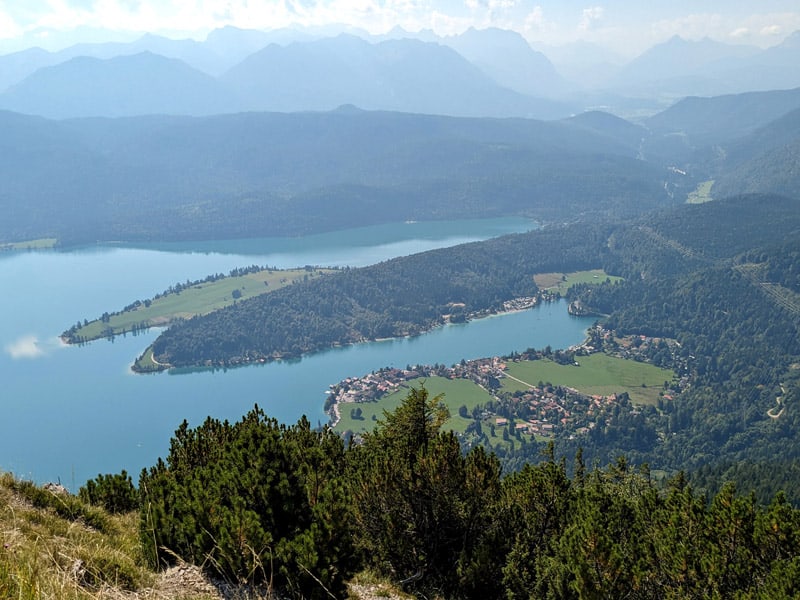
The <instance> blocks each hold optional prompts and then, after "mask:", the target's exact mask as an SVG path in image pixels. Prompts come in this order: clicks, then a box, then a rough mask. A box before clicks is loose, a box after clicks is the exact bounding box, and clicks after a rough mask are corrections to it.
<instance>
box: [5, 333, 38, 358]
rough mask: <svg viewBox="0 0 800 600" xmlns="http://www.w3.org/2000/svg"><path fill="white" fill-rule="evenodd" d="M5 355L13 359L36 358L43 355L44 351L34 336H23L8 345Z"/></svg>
mask: <svg viewBox="0 0 800 600" xmlns="http://www.w3.org/2000/svg"><path fill="white" fill-rule="evenodd" d="M6 353H7V354H8V355H9V356H11V358H13V359H18V358H38V357H40V356H42V355H44V349H43V348H42V347H41V345H40V344H39V340H38V338H37V337H36V336H35V335H25V336H22V337H21V338H19V339H17V340H15V341H13V342H11V343H10V344H8V345H7V346H6Z"/></svg>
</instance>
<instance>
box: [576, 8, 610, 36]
mask: <svg viewBox="0 0 800 600" xmlns="http://www.w3.org/2000/svg"><path fill="white" fill-rule="evenodd" d="M604 13H605V10H604V9H603V7H602V6H592V7H589V8H584V9H583V11H582V12H581V21H580V23H578V29H579V30H581V31H589V30H590V29H593V28H594V26H595V25H596V24H597V23H598V22H599V21H600V20H601V19H602V18H603V14H604Z"/></svg>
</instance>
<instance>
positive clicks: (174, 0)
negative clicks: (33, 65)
mask: <svg viewBox="0 0 800 600" xmlns="http://www.w3.org/2000/svg"><path fill="white" fill-rule="evenodd" d="M336 23H341V24H346V25H349V26H352V27H357V28H360V29H365V30H367V31H368V32H370V33H373V34H381V33H385V32H387V31H389V30H390V29H392V28H393V27H395V26H398V25H399V26H401V27H403V28H404V29H406V30H408V31H419V30H420V29H432V30H433V31H434V32H435V33H437V34H438V35H454V34H458V33H461V32H462V31H464V30H465V29H467V28H469V27H475V28H478V29H482V28H486V27H500V28H504V29H512V30H515V31H517V32H519V33H521V34H522V35H523V36H524V37H525V38H526V39H527V40H528V41H529V42H531V43H532V44H534V45H537V44H538V45H550V46H559V45H564V44H568V43H571V42H575V41H586V42H592V43H597V44H600V45H603V46H605V47H607V48H610V49H612V50H614V51H615V52H617V53H619V54H621V55H623V56H629V57H632V56H635V55H637V54H639V53H641V52H642V51H644V50H646V49H647V48H649V47H651V46H652V45H654V44H657V43H660V42H663V41H665V40H667V39H669V38H670V37H672V36H673V35H676V34H677V35H681V36H682V37H684V38H687V39H700V38H703V37H710V38H712V39H714V40H717V41H721V42H726V43H740V44H753V45H757V46H760V47H762V48H763V47H768V46H772V45H775V44H778V43H780V42H781V41H782V40H783V39H784V38H785V37H786V36H787V35H789V34H791V33H792V32H794V31H796V30H800V2H798V0H759V1H758V2H753V1H741V0H668V1H665V0H585V1H574V0H0V53H7V52H12V51H17V50H21V49H24V48H27V47H31V46H40V47H43V48H45V49H47V50H59V49H61V48H62V47H65V46H68V45H71V44H73V43H77V42H81V41H88V42H97V41H111V40H115V41H123V40H132V39H135V38H136V37H139V36H140V35H142V33H145V32H149V33H155V34H159V35H164V36H166V37H172V38H186V37H191V38H194V39H204V38H205V36H206V35H207V33H208V32H209V31H211V30H213V29H215V28H218V27H222V26H225V25H233V26H235V27H240V28H243V29H267V30H269V29H278V28H282V27H287V26H292V25H301V26H308V27H318V26H324V25H330V24H336Z"/></svg>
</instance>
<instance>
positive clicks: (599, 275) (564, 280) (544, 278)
mask: <svg viewBox="0 0 800 600" xmlns="http://www.w3.org/2000/svg"><path fill="white" fill-rule="evenodd" d="M606 279H609V280H610V281H611V282H613V283H616V282H618V281H621V280H622V277H615V276H613V275H608V274H607V273H606V272H605V271H603V270H602V269H592V270H590V271H576V272H574V273H539V274H538V275H534V276H533V281H534V282H535V283H536V285H537V287H539V288H540V289H542V290H547V291H550V292H558V293H560V294H561V295H562V296H563V295H564V294H566V293H567V290H568V289H569V288H571V287H572V286H573V285H575V284H577V283H603V282H604V281H605V280H606Z"/></svg>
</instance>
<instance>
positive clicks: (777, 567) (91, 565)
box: [0, 388, 800, 600]
mask: <svg viewBox="0 0 800 600" xmlns="http://www.w3.org/2000/svg"><path fill="white" fill-rule="evenodd" d="M440 401H441V398H440V397H434V398H432V397H430V395H429V393H428V391H427V390H426V389H425V388H411V389H410V390H409V391H408V392H407V395H406V397H405V398H404V400H403V401H402V402H401V403H400V404H399V405H398V407H397V409H396V410H394V411H393V412H388V413H385V414H384V415H383V417H382V419H381V422H380V427H379V428H378V429H377V430H376V431H374V432H372V433H368V434H365V435H364V441H363V444H361V445H356V446H350V447H346V446H345V444H344V443H343V442H342V440H341V438H340V437H339V436H337V435H335V434H334V433H333V432H331V431H330V430H323V431H313V430H312V429H311V428H310V425H309V423H308V421H306V420H305V419H303V420H301V421H300V422H299V423H298V424H297V425H294V426H285V425H280V424H278V423H277V422H276V421H274V420H273V419H269V418H268V417H267V416H266V415H264V414H263V412H261V411H260V410H259V409H258V408H256V409H254V410H253V411H251V412H250V413H249V414H248V415H246V416H245V417H244V418H243V419H242V420H241V421H239V422H237V423H235V424H230V423H228V422H225V423H222V422H219V421H216V420H214V419H208V420H207V421H206V422H205V423H204V424H203V425H201V426H199V427H197V428H195V429H190V428H189V427H188V426H187V425H186V423H184V424H183V425H182V426H181V427H180V428H179V429H178V430H177V431H176V433H175V437H174V438H173V439H172V441H171V444H170V449H169V453H168V455H167V457H166V459H165V460H161V459H159V461H158V462H157V464H156V465H154V466H153V467H151V468H150V469H147V470H146V471H143V472H142V475H141V477H140V481H139V492H138V493H137V492H135V490H134V488H133V486H132V483H131V481H130V478H129V477H127V476H126V475H125V473H124V472H123V473H121V474H119V475H105V476H104V475H101V476H98V478H97V479H95V480H93V481H90V482H87V485H86V486H85V487H84V488H82V489H81V493H80V497H75V496H71V495H69V494H67V493H65V492H64V491H62V490H59V489H58V488H55V489H49V490H48V489H42V488H38V487H36V486H34V485H33V484H30V483H26V482H20V481H18V480H15V479H14V478H13V477H11V476H10V475H3V476H2V477H0V536H2V540H1V541H2V544H3V546H2V549H0V596H2V597H4V598H6V597H7V598H18V599H20V600H33V599H34V598H37V599H38V598H53V599H55V598H59V599H61V598H67V599H75V600H84V599H86V600H89V599H100V598H121V597H127V598H186V599H195V598H197V599H198V600H199V599H201V598H218V597H219V591H218V587H215V586H219V585H221V584H220V583H217V584H214V585H211V583H209V582H210V581H218V582H223V581H226V582H228V584H227V585H228V586H229V587H230V586H231V585H234V586H236V587H238V589H240V590H242V591H244V590H249V592H247V593H248V594H250V595H249V596H248V597H258V598H262V597H263V598H267V597H272V596H271V594H272V593H276V594H278V595H279V597H293V598H310V599H314V598H320V599H321V598H330V597H344V596H345V595H348V587H349V595H350V597H358V596H357V594H358V590H361V589H366V588H368V587H369V586H371V587H372V588H373V589H377V590H379V592H378V593H379V594H380V596H381V597H390V596H396V594H395V590H397V589H400V588H402V589H404V590H405V591H407V592H409V593H411V594H412V595H414V596H416V597H420V598H431V597H436V598H476V599H477V598H481V599H483V598H486V599H492V598H497V599H500V598H507V599H516V598H530V597H536V598H545V597H546V598H553V599H560V598H564V599H583V598H586V599H592V598H620V597H635V598H654V599H655V598H658V599H661V598H733V597H735V598H742V599H748V598H764V599H766V598H769V599H782V598H793V597H796V596H797V594H798V593H800V559H799V558H798V556H800V510H798V509H796V508H793V507H792V506H791V505H790V504H789V503H787V501H786V499H785V497H784V496H783V494H778V495H777V496H775V497H774V498H773V499H772V500H771V501H770V502H769V503H768V504H767V505H760V504H758V503H757V502H756V500H755V497H754V496H753V495H750V496H741V495H738V494H737V493H736V489H735V487H734V486H733V485H732V484H727V485H725V486H723V487H722V488H721V489H720V491H719V492H718V493H717V494H716V495H715V496H713V497H711V498H708V497H706V496H704V495H702V494H698V493H697V492H696V491H695V490H694V489H693V488H692V487H691V486H690V485H689V483H688V482H687V479H686V478H685V477H684V476H683V474H679V475H678V476H677V477H675V478H673V479H672V480H670V481H669V482H667V483H665V484H663V485H662V484H656V483H655V481H654V480H653V479H652V478H651V477H650V474H649V470H648V468H647V466H646V465H641V466H638V467H636V468H634V467H633V466H631V465H629V464H628V462H627V461H626V460H625V459H624V458H619V459H618V460H617V461H616V462H615V463H614V464H613V465H611V466H609V467H608V468H606V469H602V470H600V469H596V468H595V469H589V468H587V467H586V465H585V463H584V459H583V456H582V453H581V452H578V454H577V455H576V456H575V459H574V464H572V465H571V469H568V468H567V465H566V463H565V462H564V461H557V460H556V458H555V456H554V451H553V447H552V444H551V445H550V446H549V447H548V449H547V450H546V452H545V454H544V456H543V457H542V458H543V461H542V462H540V463H539V464H536V465H534V464H527V465H525V466H524V467H523V468H522V469H521V470H520V471H518V472H515V473H512V474H508V475H506V476H502V475H501V469H500V465H499V462H498V460H497V458H496V457H495V456H493V455H490V454H487V453H486V451H485V450H484V449H483V448H482V447H477V448H474V449H473V450H470V451H469V452H467V453H466V454H464V453H462V451H461V448H460V446H459V442H458V440H457V439H456V437H455V435H454V434H453V433H452V432H446V431H444V429H443V425H444V424H445V423H446V420H447V418H448V416H449V415H448V412H447V409H446V407H445V406H444V405H443V404H441V402H440ZM570 470H571V471H572V474H571V475H570V474H569V471H570ZM129 509H133V511H132V512H126V511H129ZM137 511H138V516H137ZM137 529H138V531H137ZM182 561H187V562H188V563H191V564H194V565H196V567H193V568H194V573H195V576H194V578H191V577H190V578H188V579H187V577H186V574H187V573H191V572H192V571H191V570H188V569H187V567H185V566H180V565H182V564H183V562H182ZM176 566H179V567H180V568H179V569H178V570H177V571H176V570H175V569H174V567H176ZM200 571H202V572H203V573H204V577H200ZM177 572H180V573H181V576H180V577H178V578H177V579H175V573H177ZM171 574H172V575H171ZM171 577H172V579H171ZM242 586H247V587H242ZM231 589H233V588H231Z"/></svg>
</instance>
